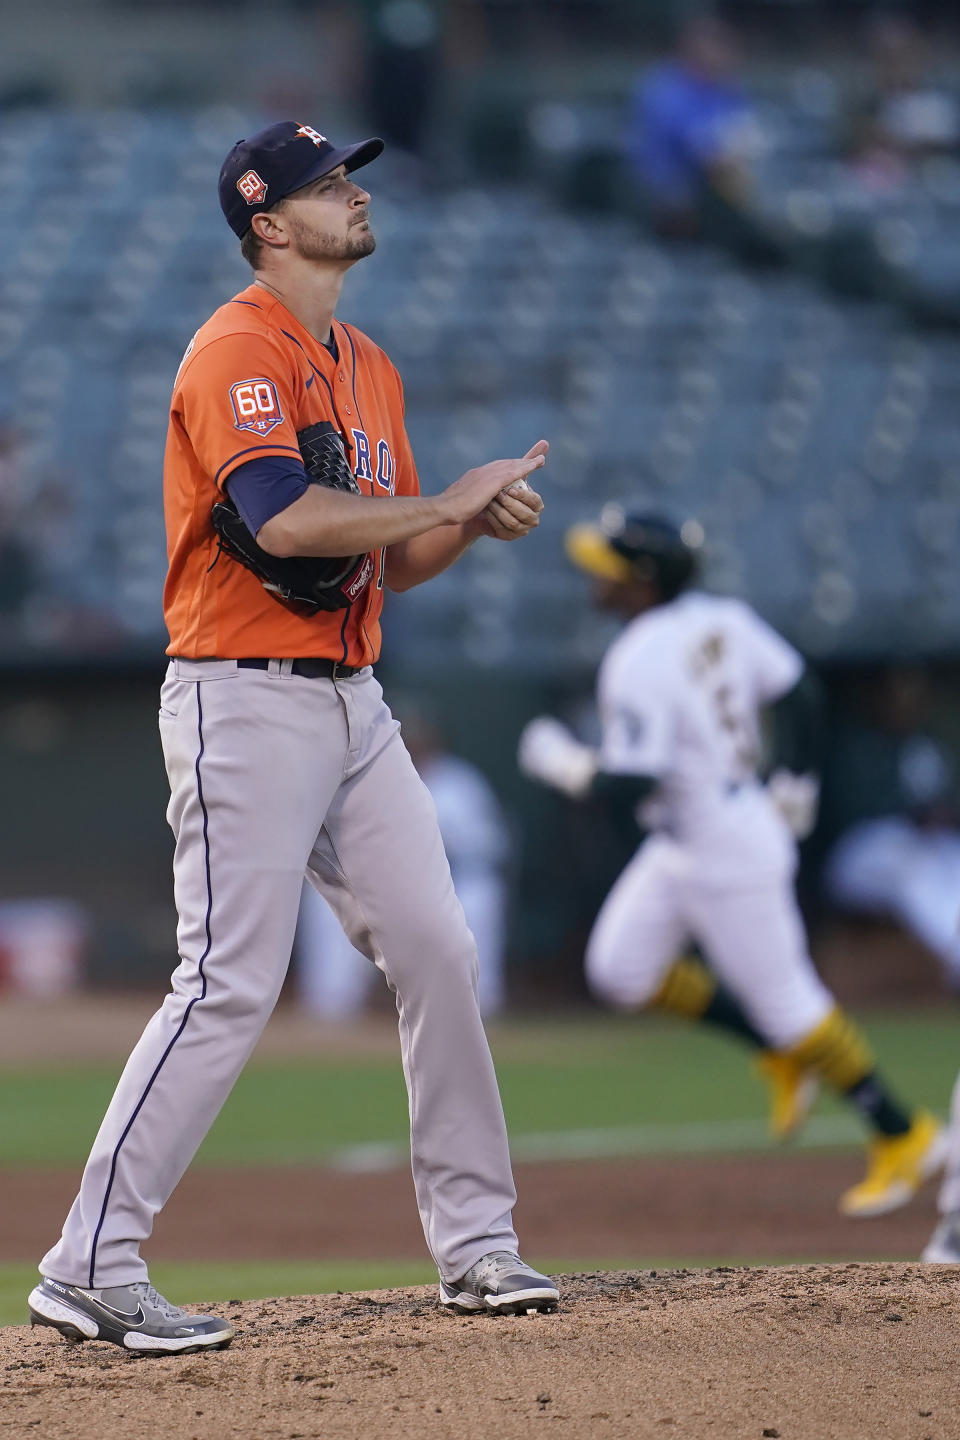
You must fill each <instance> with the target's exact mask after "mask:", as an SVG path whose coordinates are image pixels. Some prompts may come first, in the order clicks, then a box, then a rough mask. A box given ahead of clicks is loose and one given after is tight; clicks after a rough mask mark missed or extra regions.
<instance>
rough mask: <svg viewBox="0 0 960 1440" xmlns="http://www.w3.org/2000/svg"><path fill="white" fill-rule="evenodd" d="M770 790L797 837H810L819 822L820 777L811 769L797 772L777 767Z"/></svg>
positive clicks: (772, 797) (769, 786)
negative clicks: (804, 772) (797, 773)
mask: <svg viewBox="0 0 960 1440" xmlns="http://www.w3.org/2000/svg"><path fill="white" fill-rule="evenodd" d="M767 794H768V795H769V796H770V799H771V800H772V801H773V803H774V805H775V806H776V808H777V810H779V812H780V815H781V816H782V818H783V820H784V821H785V822H786V824H787V828H788V829H789V830H790V831H791V832H792V834H793V835H794V837H795V838H796V839H797V840H806V838H807V836H808V835H809V834H810V832H811V831H812V830H813V827H814V825H815V824H816V823H817V809H818V807H819V804H820V781H819V780H818V779H817V777H816V775H813V774H811V773H810V772H809V771H808V772H807V773H806V774H805V775H795V774H794V773H793V771H792V770H774V772H773V774H772V775H771V776H770V779H769V780H768V781H767Z"/></svg>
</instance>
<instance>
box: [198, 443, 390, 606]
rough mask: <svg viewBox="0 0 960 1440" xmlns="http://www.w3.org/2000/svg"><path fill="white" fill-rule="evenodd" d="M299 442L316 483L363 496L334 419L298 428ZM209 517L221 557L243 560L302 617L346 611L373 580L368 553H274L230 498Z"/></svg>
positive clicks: (312, 480) (219, 504)
mask: <svg viewBox="0 0 960 1440" xmlns="http://www.w3.org/2000/svg"><path fill="white" fill-rule="evenodd" d="M297 444H298V445H299V446H300V454H301V455H302V456H303V466H304V469H305V470H306V472H307V474H308V475H309V477H310V481H311V483H312V484H314V485H326V486H328V487H329V488H330V489H331V490H344V491H347V492H348V493H349V494H351V495H359V494H360V486H359V485H358V484H357V482H356V479H355V478H354V476H353V474H352V473H351V470H350V466H349V465H348V463H347V456H346V451H345V449H344V444H343V439H342V437H341V436H340V435H339V434H338V433H337V431H336V430H335V429H334V428H333V426H332V425H331V424H330V422H329V420H321V421H319V423H318V424H316V425H310V426H308V427H307V429H306V430H298V432H297ZM210 519H211V521H212V523H213V528H214V530H216V532H217V537H218V541H219V550H218V552H217V559H219V558H220V554H221V553H223V552H226V554H227V555H229V556H230V557H231V558H232V559H234V560H239V562H240V564H241V565H245V566H246V568H247V569H248V570H250V571H252V572H253V574H254V575H256V577H257V579H258V580H259V581H260V583H261V585H262V586H263V588H264V589H265V590H266V591H267V592H268V593H269V594H270V595H272V596H273V597H274V599H275V600H279V601H280V602H281V603H282V604H284V605H287V606H289V607H290V608H291V609H293V610H297V611H299V612H300V613H302V614H307V615H313V614H316V612H317V611H318V610H345V609H346V608H347V606H349V605H352V604H353V602H354V601H355V600H358V599H359V598H360V596H361V595H362V594H363V592H364V590H366V588H367V586H368V585H369V583H370V580H371V578H372V576H373V569H374V564H373V556H372V555H369V554H367V555H350V556H342V555H339V556H331V557H329V558H327V557H323V556H314V555H294V556H290V557H279V556H276V555H271V554H269V552H268V551H266V550H263V549H261V547H260V546H259V545H258V544H257V542H256V540H255V539H254V538H253V536H252V535H251V534H250V531H249V530H248V529H247V526H246V524H245V523H244V520H243V518H242V517H241V515H240V512H239V511H238V509H237V507H236V505H234V503H233V501H232V500H231V499H230V498H229V497H228V498H227V499H225V500H220V501H218V502H217V504H216V505H214V507H213V510H212V511H211V515H210Z"/></svg>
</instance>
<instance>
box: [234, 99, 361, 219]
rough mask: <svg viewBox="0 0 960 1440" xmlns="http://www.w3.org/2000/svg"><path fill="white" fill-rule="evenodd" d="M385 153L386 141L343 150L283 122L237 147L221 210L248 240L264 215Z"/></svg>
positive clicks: (307, 130)
mask: <svg viewBox="0 0 960 1440" xmlns="http://www.w3.org/2000/svg"><path fill="white" fill-rule="evenodd" d="M382 150H383V141H382V140H361V141H360V142H359V143H358V144H357V145H340V146H338V145H334V144H333V142H332V141H331V140H328V139H327V137H326V135H321V134H320V131H319V130H314V129H313V127H312V126H310V125H298V124H297V122H296V120H280V121H278V123H277V124H276V125H268V126H267V128H266V129H265V130H258V131H257V133H256V135H252V136H251V137H250V139H249V140H238V141H237V143H236V145H234V147H233V149H232V150H231V151H230V154H229V155H228V156H227V158H226V160H224V162H223V167H222V169H221V171H220V209H221V210H222V211H223V213H224V215H225V216H226V217H227V224H228V225H229V226H230V229H231V230H232V231H233V232H234V233H235V234H236V235H239V236H240V238H241V239H242V238H243V236H244V235H245V234H246V233H247V231H248V230H249V229H250V221H251V220H252V218H253V216H254V215H256V214H257V213H258V212H259V211H261V210H269V209H270V207H271V206H272V205H276V203H277V201H278V200H282V199H283V197H284V196H285V195H292V194H293V192H294V190H299V189H301V187H302V186H304V185H309V184H310V182H311V181H312V180H319V179H320V177H321V175H328V174H329V173H330V171H331V170H336V168H337V166H338V165H345V166H346V167H347V170H348V171H351V170H359V168H360V166H361V165H367V164H369V163H370V161H371V160H376V158H377V156H378V155H379V154H380V152H381V151H382Z"/></svg>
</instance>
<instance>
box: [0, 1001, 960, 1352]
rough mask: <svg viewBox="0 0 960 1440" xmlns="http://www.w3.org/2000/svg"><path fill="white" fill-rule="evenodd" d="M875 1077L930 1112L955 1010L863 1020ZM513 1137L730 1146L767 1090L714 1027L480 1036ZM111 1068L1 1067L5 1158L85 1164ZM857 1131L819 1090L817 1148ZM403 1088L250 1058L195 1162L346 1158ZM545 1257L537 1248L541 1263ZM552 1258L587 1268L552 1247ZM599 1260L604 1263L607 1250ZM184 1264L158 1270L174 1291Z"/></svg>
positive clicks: (949, 1055)
mask: <svg viewBox="0 0 960 1440" xmlns="http://www.w3.org/2000/svg"><path fill="white" fill-rule="evenodd" d="M865 1028H866V1030H867V1032H868V1034H869V1036H870V1038H871V1040H872V1041H873V1043H874V1045H875V1047H876V1049H877V1053H878V1055H879V1057H880V1062H881V1066H882V1069H883V1071H884V1072H885V1074H886V1075H887V1076H888V1078H889V1080H890V1081H891V1082H892V1083H893V1085H894V1087H895V1088H896V1089H897V1090H898V1091H900V1092H901V1093H903V1094H904V1095H905V1096H906V1097H908V1098H909V1099H911V1100H912V1101H914V1102H916V1103H922V1104H926V1105H929V1106H930V1107H931V1108H932V1109H934V1110H936V1111H938V1112H940V1113H943V1112H944V1111H945V1110H946V1107H947V1103H948V1100H949V1095H950V1090H951V1087H952V1085H953V1081H954V1078H955V1075H956V1071H957V1066H958V1063H960V1016H956V1017H955V1016H954V1015H953V1014H952V1013H951V1012H950V1011H949V1010H947V1011H938V1012H934V1013H926V1012H925V1013H917V1014H911V1015H906V1016H893V1015H887V1014H885V1015H882V1016H874V1017H872V1018H867V1019H866V1021H865ZM491 1039H492V1044H493V1049H494V1054H495V1057H496V1060H497V1069H498V1073H499V1076H500V1082H501V1088H502V1093H503V1099H504V1106H505V1109H506V1112H507V1120H508V1123H509V1126H510V1132H511V1139H512V1142H513V1145H514V1151H515V1154H516V1155H517V1156H518V1158H527V1157H535V1156H537V1155H543V1156H551V1155H552V1156H564V1155H582V1156H584V1157H588V1156H589V1155H591V1154H639V1153H655V1152H661V1153H662V1152H669V1151H672V1150H676V1149H683V1150H687V1151H696V1150H707V1149H712V1150H715V1151H718V1150H726V1151H727V1152H730V1151H737V1150H742V1149H746V1148H753V1147H754V1146H756V1145H759V1144H763V1143H764V1140H763V1113H764V1099H765V1097H764V1092H763V1089H762V1087H761V1085H760V1084H759V1082H758V1081H757V1080H756V1079H754V1077H753V1076H752V1074H751V1072H750V1068H749V1064H748V1063H747V1062H748V1053H747V1052H746V1051H745V1050H744V1049H743V1048H742V1047H740V1046H739V1045H737V1044H734V1043H731V1042H730V1041H728V1040H726V1039H724V1038H723V1037H721V1036H717V1035H715V1034H711V1033H707V1032H705V1031H703V1030H700V1029H696V1028H694V1027H691V1026H684V1025H680V1024H671V1023H668V1022H659V1021H639V1022H630V1021H626V1020H620V1019H612V1018H605V1017H596V1016H589V1017H587V1018H584V1019H577V1018H570V1019H563V1020H558V1021H555V1022H551V1023H537V1024H534V1025H527V1024H523V1023H520V1022H513V1023H509V1024H504V1025H501V1026H497V1027H495V1028H493V1029H492V1031H491ZM117 1073H118V1067H116V1066H110V1067H106V1066H93V1067H72V1068H70V1069H69V1070H63V1071H56V1070H49V1069H42V1068H40V1067H31V1068H26V1067H18V1068H6V1069H4V1068H2V1067H0V1116H2V1117H3V1119H2V1138H0V1154H2V1164H3V1168H5V1169H7V1170H12V1169H18V1168H24V1167H28V1166H29V1167H55V1168H58V1169H62V1168H64V1167H69V1166H77V1167H78V1168H79V1167H80V1165H81V1164H82V1162H83V1160H84V1159H85V1157H86V1153H87V1150H88V1148H89V1145H90V1141H91V1139H92V1137H93V1134H94V1132H95V1130H96V1128H97V1125H98V1124H99V1121H100V1118H101V1115H102V1112H103V1109H104V1106H105V1105H106V1102H107V1100H108V1099H109V1096H110V1094H111V1092H112V1089H113V1086H114V1084H115V1081H116V1077H117ZM857 1135H858V1130H857V1126H856V1123H855V1122H854V1121H853V1120H852V1119H851V1120H850V1121H849V1122H848V1121H847V1120H846V1119H841V1118H840V1107H838V1106H837V1105H836V1103H835V1102H833V1101H831V1100H830V1099H824V1100H821V1102H820V1104H819V1106H818V1111H817V1116H816V1117H814V1123H813V1125H812V1126H811V1131H810V1141H809V1143H812V1144H814V1145H816V1144H819V1143H824V1144H844V1143H850V1144H853V1143H855V1141H856V1137H857ZM406 1143H407V1112H406V1095H405V1091H404V1087H403V1080H402V1076H401V1072H400V1065H399V1059H398V1057H396V1056H391V1057H390V1058H385V1057H384V1058H354V1059H345V1058H343V1057H342V1056H340V1057H337V1058H331V1059H324V1058H323V1057H322V1056H318V1057H316V1058H313V1059H303V1058H298V1059H293V1060H290V1061H289V1062H286V1063H280V1062H277V1061H275V1060H271V1061H263V1062H258V1061H257V1060H256V1058H255V1059H254V1060H253V1061H252V1062H251V1064H250V1065H249V1066H248V1068H247V1070H246V1071H245V1073H244V1074H243V1075H242V1076H241V1078H240V1081H239V1082H238V1084H237V1086H236V1088H235V1090H234V1093H233V1094H232V1095H231V1097H230V1099H229V1101H228V1103H227V1105H226V1107H225V1108H224V1111H223V1113H222V1114H221V1116H220V1118H219V1119H218V1120H217V1122H216V1124H215V1126H214V1128H213V1130H212V1131H211V1133H210V1135H209V1137H208V1138H207V1140H206V1142H205V1144H204V1146H203V1147H202V1149H201V1151H200V1154H199V1156H198V1158H197V1161H196V1163H197V1164H204V1165H259V1164H265V1163H269V1164H284V1163H287V1164H293V1163H324V1162H327V1163H329V1162H331V1161H333V1162H334V1163H336V1162H337V1161H338V1160H341V1161H343V1162H344V1163H349V1156H348V1157H347V1159H344V1157H345V1153H346V1152H350V1153H354V1152H355V1148H356V1147H358V1146H360V1147H371V1146H377V1147H380V1146H382V1147H387V1150H388V1151H392V1150H395V1149H400V1150H402V1149H403V1148H405V1146H406ZM541 1258H543V1257H541ZM554 1262H555V1263H556V1264H557V1265H558V1266H560V1267H562V1268H570V1267H571V1266H583V1265H584V1264H592V1265H594V1266H595V1265H598V1264H600V1263H601V1261H600V1259H599V1258H597V1259H594V1260H589V1259H588V1260H586V1261H584V1259H583V1257H579V1258H578V1259H577V1260H576V1261H574V1260H573V1259H571V1258H570V1257H567V1258H566V1259H565V1258H564V1257H554ZM602 1263H605V1264H606V1265H609V1264H611V1263H616V1262H615V1260H614V1259H612V1258H611V1257H605V1260H604V1261H603V1262H602ZM187 1268H188V1267H183V1266H180V1267H178V1266H176V1265H166V1266H160V1265H158V1266H157V1267H156V1275H155V1277H154V1278H155V1281H156V1283H158V1284H160V1285H161V1286H164V1285H169V1288H170V1290H171V1291H173V1292H174V1293H175V1292H176V1290H177V1288H178V1286H177V1282H178V1276H180V1275H182V1273H183V1272H184V1271H185V1270H186V1269H187ZM189 1272H190V1290H191V1292H192V1293H193V1294H197V1293H203V1294H204V1295H205V1296H206V1297H207V1298H209V1299H211V1300H214V1299H228V1298H231V1296H233V1295H235V1294H240V1295H242V1296H244V1297H251V1296H255V1295H258V1294H261V1295H269V1294H273V1295H276V1294H290V1293H307V1292H320V1291H330V1290H336V1289H342V1288H345V1286H347V1285H349V1288H351V1289H358V1288H362V1287H364V1286H365V1287H368V1288H371V1287H375V1286H378V1285H390V1284H405V1283H416V1282H417V1281H421V1280H422V1281H426V1280H428V1279H430V1278H431V1271H430V1268H429V1266H428V1265H427V1264H425V1265H424V1266H423V1267H416V1266H414V1267H411V1266H389V1265H384V1266H371V1265H365V1264H350V1263H349V1261H348V1259H345V1261H344V1263H343V1265H341V1266H330V1265H297V1266H292V1265H286V1266H285V1265H270V1266H265V1265H247V1266H243V1267H236V1266H222V1265H215V1266H209V1267H204V1269H203V1270H202V1271H201V1272H200V1273H198V1271H197V1267H196V1266H190V1267H189ZM34 1273H35V1272H34V1270H33V1267H32V1266H31V1265H12V1266H6V1267H3V1266H0V1323H7V1324H9V1323H15V1322H17V1321H20V1320H22V1318H23V1314H24V1310H23V1297H24V1288H25V1286H27V1287H28V1286H29V1283H30V1281H31V1279H32V1276H33V1274H34Z"/></svg>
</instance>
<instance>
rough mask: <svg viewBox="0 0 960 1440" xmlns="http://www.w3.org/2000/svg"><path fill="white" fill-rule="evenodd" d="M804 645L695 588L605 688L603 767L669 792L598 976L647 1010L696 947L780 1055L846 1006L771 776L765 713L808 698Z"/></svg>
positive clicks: (623, 654) (598, 956)
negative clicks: (775, 704) (823, 961)
mask: <svg viewBox="0 0 960 1440" xmlns="http://www.w3.org/2000/svg"><path fill="white" fill-rule="evenodd" d="M802 671H803V661H802V659H801V657H800V655H799V654H798V653H797V651H796V650H794V649H793V647H792V646H790V645H789V644H788V643H787V642H786V641H785V640H784V639H782V638H781V636H779V635H778V634H777V633H776V632H775V631H774V630H772V629H771V628H770V627H769V626H768V625H767V624H766V623H765V622H764V621H763V620H761V619H760V617H759V616H758V615H756V613H755V612H754V611H753V610H751V609H750V607H749V606H748V605H746V604H744V603H743V602H742V601H739V600H734V599H728V598H719V597H715V596H711V595H706V594H703V593H701V592H697V591H692V592H687V593H685V594H683V595H681V596H679V597H678V598H677V599H675V600H673V601H671V602H670V603H668V604H665V605H658V606H656V607H655V608H653V609H652V610H649V611H647V612H645V613H644V614H642V615H640V616H638V617H637V618H636V619H634V620H632V621H631V622H630V624H629V625H628V626H627V627H626V629H625V630H624V631H623V632H622V633H621V634H620V635H619V636H618V638H617V639H616V640H615V641H614V643H613V644H612V645H611V647H610V649H609V650H608V652H607V654H606V655H605V657H604V660H603V663H602V665H601V668H600V674H599V678H598V701H599V711H600V723H601V732H602V740H601V753H600V767H601V769H602V770H604V771H606V772H609V773H614V774H616V773H621V774H624V775H644V776H649V777H651V778H653V779H656V780H657V782H658V785H657V790H656V793H655V795H654V797H653V798H652V799H651V800H649V801H648V802H646V804H645V805H644V806H642V807H641V814H640V819H641V821H642V823H643V825H644V827H645V828H647V829H649V830H650V831H651V832H652V833H651V834H650V836H649V838H647V839H646V840H645V841H644V843H643V844H642V845H641V846H640V849H639V850H638V851H637V854H636V855H635V856H634V858H633V859H632V860H631V861H630V863H629V864H628V865H627V867H626V869H625V870H624V871H623V873H622V874H621V875H620V877H619V879H618V880H617V882H616V884H615V885H614V887H613V889H612V890H611V892H610V894H609V895H608V896H607V899H606V901H605V902H604V904H603V907H602V909H601V911H600V914H599V916H598V917H597V920H596V923H595V925H594V928H593V931H592V934H591V936H590V941H589V944H588V947H587V961H586V964H587V978H588V980H589V982H590V984H591V986H592V987H593V989H594V990H595V991H596V992H597V993H598V994H599V995H600V996H601V997H602V998H603V999H605V1000H606V1001H608V1002H609V1003H611V1004H614V1005H618V1006H622V1007H627V1008H631V1009H633V1008H638V1007H641V1006H643V1005H645V1004H647V1003H648V1002H649V1001H650V1000H651V999H652V998H653V996H654V995H655V994H656V992H657V990H658V988H659V986H660V984H661V982H662V980H663V977H664V975H665V974H666V972H667V970H668V969H669V967H670V965H671V964H672V963H673V961H674V960H675V959H676V958H677V956H678V955H679V954H680V953H681V952H682V950H683V948H684V946H685V945H687V944H688V943H689V942H690V941H691V940H695V941H696V942H697V943H698V944H699V945H700V947H701V949H702V950H703V952H704V954H705V956H706V957H707V959H708V961H709V963H710V965H711V967H712V968H713V970H714V971H715V972H716V974H717V975H718V977H719V978H720V979H721V980H722V981H723V982H724V983H725V984H726V986H727V987H728V989H729V990H730V991H731V992H732V993H733V994H734V996H735V997H736V998H737V1000H738V1001H739V1002H740V1005H741V1006H742V1008H743V1010H744V1012H745V1013H746V1015H747V1016H748V1018H749V1019H750V1021H751V1023H752V1024H753V1025H754V1026H755V1028H756V1029H757V1031H758V1032H759V1033H760V1034H761V1035H763V1036H764V1038H765V1039H766V1040H767V1041H768V1042H769V1044H770V1045H771V1046H772V1047H774V1048H777V1049H785V1048H789V1047H790V1046H792V1045H794V1044H796V1043H797V1042H798V1041H799V1040H800V1039H801V1038H802V1037H803V1036H805V1035H807V1034H809V1032H810V1031H811V1030H812V1029H814V1027H815V1026H816V1025H818V1024H819V1023H820V1022H821V1021H822V1020H823V1019H824V1017H825V1016H826V1015H827V1014H829V1012H830V1011H831V1010H832V1009H833V1006H834V1001H833V999H832V997H831V995H830V993H829V991H828V990H827V989H826V988H825V987H824V986H823V984H822V983H821V981H820V979H819V977H818V976H817V974H816V971H815V969H814V967H813V963H812V961H811V959H810V956H809V953H808V950H807V944H806V937H805V933H804V927H803V923H802V920H801V918H800V914H799V910H798V908H797V904H796V899H795V897H794V892H793V878H794V873H795V869H796V846H795V843H794V840H793V837H792V835H791V834H790V832H789V830H788V828H787V826H786V824H785V823H784V821H783V820H782V818H781V817H780V815H779V813H778V812H777V810H776V809H775V807H774V805H773V803H772V802H771V800H770V798H769V797H768V795H767V793H766V791H765V790H764V787H763V785H762V784H761V783H760V781H759V780H758V777H757V765H758V761H759V758H760V748H761V737H760V725H759V712H760V710H761V709H762V707H763V706H764V705H767V704H769V703H771V702H772V701H774V700H776V699H778V698H779V697H780V696H781V695H784V694H786V692H787V691H788V690H790V689H792V688H793V686H794V685H795V684H796V683H797V681H798V680H799V678H800V675H801V674H802Z"/></svg>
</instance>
